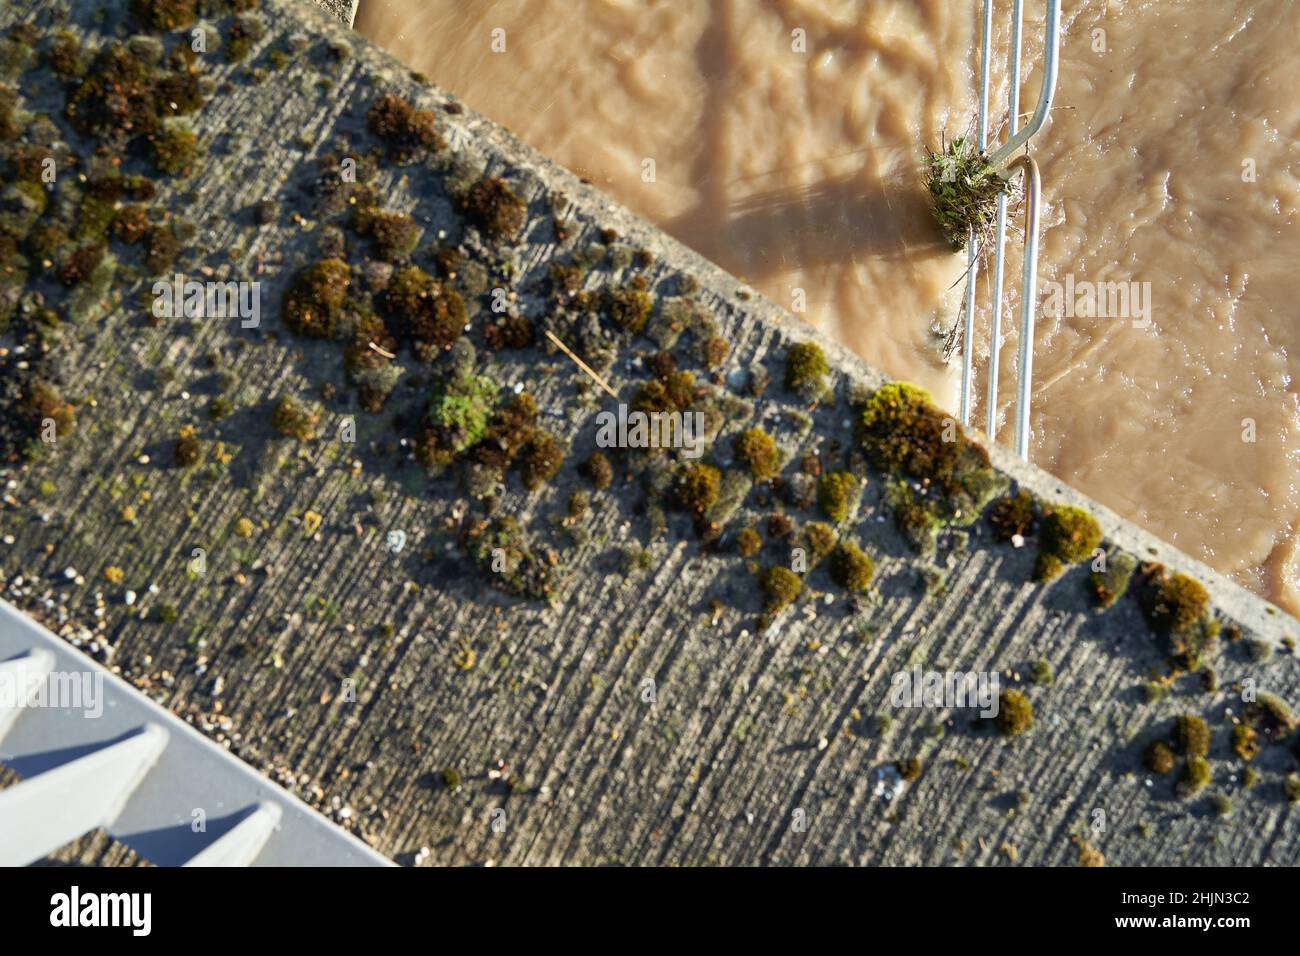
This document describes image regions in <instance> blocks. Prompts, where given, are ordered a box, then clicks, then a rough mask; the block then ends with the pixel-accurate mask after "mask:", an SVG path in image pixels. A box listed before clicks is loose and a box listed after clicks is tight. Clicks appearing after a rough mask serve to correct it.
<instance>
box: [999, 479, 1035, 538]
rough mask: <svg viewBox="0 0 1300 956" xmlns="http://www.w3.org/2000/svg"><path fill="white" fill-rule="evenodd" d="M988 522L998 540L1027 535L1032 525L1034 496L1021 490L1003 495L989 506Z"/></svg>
mask: <svg viewBox="0 0 1300 956" xmlns="http://www.w3.org/2000/svg"><path fill="white" fill-rule="evenodd" d="M989 524H990V525H992V526H993V536H994V537H995V538H997V539H998V540H999V541H1010V540H1011V539H1012V538H1014V537H1015V536H1016V535H1020V536H1021V537H1022V538H1023V537H1024V536H1026V535H1028V534H1029V532H1030V531H1031V530H1032V529H1033V527H1034V496H1033V495H1031V494H1030V493H1029V492H1027V491H1023V490H1022V491H1017V492H1016V493H1015V494H1014V495H1003V496H1002V497H1001V498H999V499H998V500H997V501H995V502H993V505H992V507H990V508H989Z"/></svg>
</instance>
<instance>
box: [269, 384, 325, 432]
mask: <svg viewBox="0 0 1300 956" xmlns="http://www.w3.org/2000/svg"><path fill="white" fill-rule="evenodd" d="M318 424H320V412H318V411H317V410H316V409H314V408H312V407H311V406H309V405H307V404H306V403H305V402H302V401H299V400H298V399H297V398H294V397H293V396H292V395H285V396H283V397H281V399H280V400H279V401H278V402H276V403H275V409H274V410H273V411H272V412H271V427H272V428H274V429H275V430H276V431H277V432H279V433H280V434H281V435H284V436H286V437H288V438H296V439H297V440H298V441H311V440H312V439H313V438H315V437H316V426H317V425H318Z"/></svg>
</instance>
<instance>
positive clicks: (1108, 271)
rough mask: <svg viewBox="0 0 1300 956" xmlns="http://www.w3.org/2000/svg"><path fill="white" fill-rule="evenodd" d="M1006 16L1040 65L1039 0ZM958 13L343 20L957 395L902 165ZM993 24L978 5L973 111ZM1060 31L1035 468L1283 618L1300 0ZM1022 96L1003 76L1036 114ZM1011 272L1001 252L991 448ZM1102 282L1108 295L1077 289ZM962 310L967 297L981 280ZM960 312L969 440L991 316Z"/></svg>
mask: <svg viewBox="0 0 1300 956" xmlns="http://www.w3.org/2000/svg"><path fill="white" fill-rule="evenodd" d="M1025 6H1026V26H1025V35H1026V44H1025V56H1026V64H1037V63H1038V62H1039V59H1040V57H1039V53H1040V51H1041V24H1042V16H1043V12H1042V11H1043V4H1042V3H1041V2H1038V0H1026V3H1025ZM978 10H979V4H978V3H976V2H974V0H971V2H958V0H657V2H656V0H497V2H488V0H483V2H470V0H362V2H361V7H360V11H359V14H358V17H357V28H358V29H359V30H360V31H361V32H362V33H363V34H365V35H366V36H368V37H370V38H371V39H373V40H375V41H377V42H378V43H379V44H380V45H382V46H384V47H386V48H387V49H388V50H390V51H391V52H392V53H394V54H395V55H396V56H397V57H399V58H400V59H401V60H403V61H404V62H405V63H407V64H408V65H409V66H411V67H412V68H413V69H416V70H419V71H421V72H423V73H425V74H426V75H428V76H429V77H430V78H431V79H432V80H434V81H435V82H437V83H438V84H440V85H441V86H443V87H445V88H447V89H449V90H451V91H453V92H455V93H456V94H458V95H459V96H461V97H462V98H464V99H465V100H466V101H467V102H468V103H470V104H471V105H472V106H474V107H475V108H476V109H478V110H480V111H481V112H483V113H485V114H486V115H488V116H490V117H492V118H493V119H495V120H497V121H498V122H500V123H502V124H503V125H505V126H508V127H510V128H511V129H512V130H514V131H515V132H516V133H517V134H518V135H519V136H520V137H521V138H522V139H523V140H525V141H526V142H528V143H530V144H531V145H533V146H535V147H537V148H538V149H540V150H541V151H542V152H544V153H546V154H547V155H549V156H551V157H553V158H554V159H556V160H557V161H559V162H560V163H563V164H564V165H566V166H568V167H569V168H571V169H573V170H574V171H576V172H578V173H580V174H581V175H584V176H586V177H587V178H589V179H591V180H592V181H594V182H595V183H597V184H599V185H600V186H602V187H603V188H604V189H605V190H607V191H608V192H609V193H610V194H611V195H613V196H615V197H616V198H617V199H619V200H620V201H622V202H624V203H625V204H627V205H628V206H630V207H631V208H633V209H635V210H637V211H638V212H640V213H642V214H643V215H645V216H646V217H647V218H649V219H650V220H651V221H653V222H655V223H657V224H658V225H660V226H661V227H663V228H664V229H665V230H667V231H668V232H670V233H672V234H673V235H675V236H676V237H677V238H679V239H681V240H682V241H683V242H685V243H686V244H688V245H690V246H692V247H694V248H695V249H697V250H699V251H700V252H702V253H703V254H704V255H706V256H708V257H709V258H711V259H713V260H714V261H715V262H717V263H718V264H719V265H721V266H722V267H723V268H725V269H727V270H729V271H731V272H733V273H735V274H737V275H739V276H742V277H744V278H745V279H747V280H749V281H750V282H752V283H754V284H755V286H756V287H758V288H759V289H761V290H762V291H763V292H765V293H766V294H767V295H768V296H770V297H771V298H772V299H773V300H775V301H777V302H779V303H781V304H783V305H785V306H786V307H787V308H790V309H791V310H792V311H795V312H796V313H797V314H799V315H800V317H801V318H803V319H805V320H806V321H808V322H809V323H811V324H813V325H815V326H817V327H819V328H821V329H822V330H824V331H826V332H827V333H829V334H831V335H833V336H834V337H836V338H837V339H839V340H840V341H842V342H844V343H845V344H847V345H848V346H850V347H851V348H853V349H854V350H855V351H857V352H858V353H859V354H861V355H862V356H864V357H865V358H867V359H869V360H870V361H871V362H872V363H873V364H875V365H876V366H877V367H879V368H881V369H882V370H884V371H885V372H887V373H888V374H890V375H893V376H896V377H899V378H904V379H908V380H911V381H915V382H918V383H920V384H923V385H925V386H926V387H928V388H929V389H930V390H931V391H932V392H933V393H934V394H935V396H936V398H937V399H938V400H939V401H940V403H941V404H944V405H946V406H948V407H950V408H956V405H957V381H958V378H959V374H958V369H957V368H956V367H955V366H954V365H947V366H945V364H944V363H943V361H942V358H941V343H942V333H943V331H944V330H945V329H946V328H947V327H948V326H950V324H951V323H952V322H953V321H954V320H955V319H956V316H957V314H958V308H959V305H960V296H961V288H960V278H961V275H962V272H963V268H964V255H962V254H954V253H953V252H951V251H950V250H949V249H947V248H946V247H945V246H944V245H943V244H942V243H941V242H940V241H939V239H938V238H937V236H936V234H935V231H934V228H933V227H932V225H931V224H930V221H929V219H928V214H927V210H926V201H925V196H924V193H923V192H922V190H921V188H920V186H919V180H918V169H919V164H920V159H921V156H922V149H921V146H922V144H930V145H937V144H938V143H939V141H940V137H941V136H943V135H947V136H952V135H955V134H960V133H962V132H964V131H965V130H966V129H967V128H968V127H969V125H970V123H971V121H972V116H973V110H974V100H975V95H974V89H975V71H976V68H977V66H978V54H977V42H978V37H979V23H978ZM1009 13H1010V3H1009V2H1007V3H998V4H997V6H996V14H995V22H996V24H997V26H996V27H995V33H994V47H995V54H994V58H993V64H994V67H993V76H994V87H995V88H994V94H993V104H992V110H991V112H992V113H993V116H994V117H995V118H1000V117H1002V116H1003V115H1004V114H1005V102H1006V93H1005V90H1006V77H1005V69H1004V65H1005V62H1006V56H1005V51H1006V47H1007V41H1008V35H1009V27H1008V24H1009ZM1063 19H1064V30H1065V32H1064V36H1063V39H1062V49H1061V56H1062V60H1061V63H1062V66H1061V76H1060V82H1059V85H1058V88H1057V96H1056V102H1055V108H1054V110H1053V114H1052V117H1051V119H1050V120H1049V122H1048V125H1047V126H1046V127H1045V128H1044V129H1043V130H1042V131H1041V132H1040V133H1039V135H1038V136H1037V137H1036V138H1035V139H1034V141H1033V144H1032V152H1033V154H1034V156H1035V157H1036V158H1037V160H1038V162H1039V165H1040V167H1041V169H1042V172H1043V178H1044V186H1043V195H1044V201H1045V204H1046V205H1045V210H1044V218H1043V237H1042V250H1041V256H1040V269H1039V275H1040V284H1041V286H1042V290H1043V295H1042V298H1041V301H1040V304H1039V307H1038V322H1037V331H1036V335H1035V343H1034V394H1033V416H1032V428H1033V435H1032V450H1031V458H1032V459H1033V460H1034V461H1035V462H1036V463H1038V464H1040V465H1042V466H1043V467H1044V468H1047V469H1048V470H1050V471H1052V472H1053V473H1054V474H1056V475H1058V476H1060V477H1061V478H1063V479H1065V480H1066V481H1068V482H1070V483H1071V484H1073V485H1075V486H1076V487H1078V488H1079V489H1080V490H1082V491H1084V492H1085V493H1087V494H1089V495H1091V496H1093V497H1095V498H1096V499H1098V500H1099V501H1102V502H1104V503H1105V504H1107V505H1109V506H1110V507H1112V508H1114V509H1115V510H1116V511H1118V512H1119V513H1121V514H1123V515H1124V516H1126V517H1128V518H1130V519H1132V520H1134V521H1136V522H1138V523H1139V524H1142V525H1144V526H1146V527H1148V528H1150V529H1151V530H1153V531H1155V532H1156V533H1157V534H1159V535H1161V536H1162V537H1164V538H1166V539H1167V540H1169V541H1170V542H1172V543H1174V544H1176V545H1178V546H1179V547H1181V548H1183V549H1184V550H1186V551H1188V552H1189V553H1191V554H1193V555H1195V556H1197V557H1199V558H1201V559H1202V560H1204V561H1205V562H1206V563H1208V564H1210V565H1212V566H1214V567H1216V568H1218V569H1219V570H1221V571H1223V572H1225V573H1227V574H1230V575H1231V576H1233V577H1234V578H1236V579H1237V580H1238V581H1239V582H1241V583H1242V584H1243V585H1245V586H1246V587H1249V588H1251V589H1252V590H1255V591H1257V592H1258V593H1260V594H1263V595H1264V596H1266V597H1268V598H1270V599H1272V600H1274V601H1276V602H1278V603H1279V604H1281V605H1283V606H1284V607H1286V608H1287V609H1288V610H1291V611H1292V612H1300V553H1298V552H1297V548H1296V531H1297V527H1298V525H1300V486H1298V485H1297V480H1296V477H1295V476H1296V474H1297V470H1298V469H1297V465H1298V464H1300V403H1298V402H1297V394H1296V382H1295V373H1296V371H1297V364H1298V358H1300V321H1298V320H1297V313H1300V304H1298V301H1297V300H1300V224H1298V222H1297V209H1298V207H1300V146H1298V145H1297V131H1298V130H1300V97H1298V96H1296V95H1295V93H1294V91H1295V89H1296V88H1297V86H1300V58H1297V57H1296V56H1295V54H1294V51H1295V50H1296V48H1297V46H1298V45H1300V5H1297V4H1293V3H1291V2H1289V0H1216V2H1213V3H1211V2H1208V0H1158V2H1157V0H1111V2H1109V3H1107V2H1105V0H1087V2H1067V3H1066V4H1065V11H1064V14H1063ZM1039 78H1040V75H1039V72H1038V71H1037V70H1036V69H1035V70H1030V71H1028V72H1027V73H1026V75H1025V77H1024V79H1023V81H1022V94H1021V109H1022V111H1024V112H1026V113H1027V112H1028V111H1030V110H1032V108H1033V104H1034V102H1035V101H1036V98H1037V95H1038V87H1039ZM648 161H652V163H653V176H650V175H648V173H649V171H650V169H651V165H650V162H648ZM1019 267H1020V260H1019V249H1018V243H1017V242H1013V243H1012V244H1011V249H1010V252H1009V254H1008V261H1007V269H1008V275H1009V276H1014V277H1017V281H1012V282H1011V283H1010V284H1009V294H1008V302H1007V307H1006V312H1005V314H1004V335H1005V341H1004V344H1003V346H1002V350H1001V356H1002V357H1001V364H1000V368H1001V376H1000V385H1001V395H1000V401H999V417H1000V419H1001V421H1002V422H1003V427H1001V428H1000V430H999V438H1000V440H1002V441H1005V442H1009V441H1010V440H1011V435H1010V432H1011V429H1010V427H1009V424H1010V421H1011V419H1012V418H1013V417H1014V411H1013V409H1012V405H1011V402H1012V399H1013V392H1014V387H1015V363H1016V352H1017V348H1018V343H1017V333H1016V327H1017V325H1018V316H1019V299H1018V295H1017V287H1018V284H1019V283H1018V276H1019ZM954 283H957V286H956V287H955V288H954ZM1101 283H1109V284H1110V285H1108V286H1103V288H1104V289H1106V290H1107V291H1108V293H1109V294H1103V295H1101V296H1096V297H1093V296H1090V295H1089V292H1090V291H1092V289H1093V288H1094V287H1095V285H1096V284H1101ZM979 293H980V299H981V300H982V301H983V302H985V303H987V301H988V290H987V284H986V280H982V281H981V282H980V284H979ZM1067 293H1068V295H1067ZM1121 293H1124V294H1128V302H1127V305H1126V304H1125V302H1124V297H1123V295H1121ZM1129 293H1131V294H1129ZM977 325H978V331H977V335H976V341H975V344H976V353H977V355H978V356H979V359H978V367H979V369H980V371H981V377H980V379H979V380H977V381H976V383H975V394H976V396H977V403H976V407H975V409H974V415H973V421H974V422H976V423H982V422H983V421H984V409H983V396H984V389H985V381H984V379H983V377H982V374H983V370H984V369H985V368H986V367H987V364H988V352H989V341H988V339H989V336H988V332H987V329H988V316H987V314H982V315H981V316H980V321H979V322H978V323H977Z"/></svg>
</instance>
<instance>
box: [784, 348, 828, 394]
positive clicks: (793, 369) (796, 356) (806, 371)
mask: <svg viewBox="0 0 1300 956" xmlns="http://www.w3.org/2000/svg"><path fill="white" fill-rule="evenodd" d="M830 370H831V367H830V365H829V364H827V362H826V353H825V352H823V351H822V347H821V346H820V345H818V344H817V343H816V342H796V343H795V344H794V345H792V346H790V350H789V351H788V352H786V354H785V387H786V390H787V391H791V392H798V393H799V394H800V395H801V396H802V397H804V398H805V399H807V400H808V401H814V400H816V399H818V398H820V397H821V395H822V393H823V392H824V391H825V390H826V375H827V373H829V372H830Z"/></svg>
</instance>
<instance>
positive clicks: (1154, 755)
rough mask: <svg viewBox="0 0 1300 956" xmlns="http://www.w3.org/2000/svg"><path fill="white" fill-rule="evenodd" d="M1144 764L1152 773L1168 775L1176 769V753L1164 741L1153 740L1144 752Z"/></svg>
mask: <svg viewBox="0 0 1300 956" xmlns="http://www.w3.org/2000/svg"><path fill="white" fill-rule="evenodd" d="M1142 763H1143V765H1144V766H1145V767H1146V768H1147V769H1148V770H1150V771H1151V772H1152V773H1159V774H1166V773H1168V772H1169V771H1171V770H1173V769H1174V763H1175V758H1174V751H1173V748H1171V747H1170V746H1169V745H1168V744H1167V743H1165V742H1164V741H1163V740H1153V741H1151V743H1149V744H1147V749H1146V750H1144V751H1143V752H1142Z"/></svg>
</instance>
